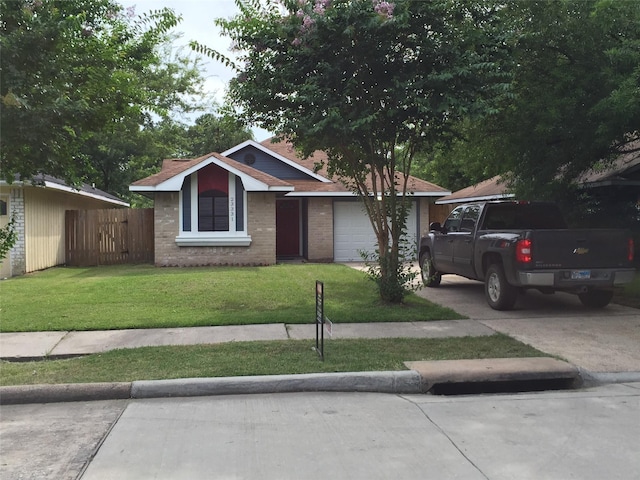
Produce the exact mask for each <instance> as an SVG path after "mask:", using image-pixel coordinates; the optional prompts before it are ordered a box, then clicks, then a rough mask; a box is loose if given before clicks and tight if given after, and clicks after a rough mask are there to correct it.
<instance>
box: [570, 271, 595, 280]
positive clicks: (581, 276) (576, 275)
mask: <svg viewBox="0 0 640 480" xmlns="http://www.w3.org/2000/svg"><path fill="white" fill-rule="evenodd" d="M589 278H591V270H572V271H571V280H585V279H589Z"/></svg>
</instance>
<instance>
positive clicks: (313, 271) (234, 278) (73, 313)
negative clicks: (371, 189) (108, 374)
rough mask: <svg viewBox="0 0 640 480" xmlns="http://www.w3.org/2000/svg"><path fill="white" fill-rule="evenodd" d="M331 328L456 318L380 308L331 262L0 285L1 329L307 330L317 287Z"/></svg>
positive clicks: (413, 308)
mask: <svg viewBox="0 0 640 480" xmlns="http://www.w3.org/2000/svg"><path fill="white" fill-rule="evenodd" d="M316 280H320V281H323V282H324V291H325V315H326V316H327V317H329V318H330V319H331V320H332V321H334V322H336V323H351V322H399V321H427V320H448V319H458V318H464V317H461V316H460V315H459V314H457V313H456V312H454V311H453V310H451V309H449V308H444V307H440V306H438V305H434V304H432V303H430V302H429V301H427V300H425V299H423V298H420V297H419V296H417V295H413V294H412V295H409V296H408V297H407V298H406V301H405V302H404V304H402V305H394V306H391V305H383V304H381V303H380V301H379V298H378V295H377V291H376V287H375V284H374V283H373V282H371V281H370V280H368V279H367V278H366V275H365V274H364V273H363V272H360V271H357V270H354V269H352V268H349V267H347V266H344V265H337V264H296V265H292V264H285V265H274V266H270V267H212V268H204V267H201V268H156V267H153V266H149V265H142V266H130V265H125V266H112V267H93V268H52V269H49V270H45V271H42V272H37V273H33V274H28V275H24V276H22V277H16V278H12V279H9V280H5V281H2V282H0V331H3V332H23V331H24V332H26V331H47V330H111V329H124V328H159V327H192V326H204V325H243V324H260V323H313V321H314V319H315V282H316Z"/></svg>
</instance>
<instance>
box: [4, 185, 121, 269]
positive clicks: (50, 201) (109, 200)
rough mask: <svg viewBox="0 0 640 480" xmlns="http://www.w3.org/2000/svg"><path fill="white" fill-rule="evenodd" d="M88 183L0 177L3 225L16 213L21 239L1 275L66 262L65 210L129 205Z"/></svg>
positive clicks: (19, 238) (5, 260) (10, 253)
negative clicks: (74, 186) (14, 179)
mask: <svg viewBox="0 0 640 480" xmlns="http://www.w3.org/2000/svg"><path fill="white" fill-rule="evenodd" d="M128 206H129V205H128V204H127V203H125V202H123V201H122V200H120V199H118V198H116V197H114V196H113V195H110V194H108V193H106V192H103V191H101V190H98V189H97V188H94V187H91V186H89V185H83V186H81V187H79V189H75V188H72V187H69V186H68V185H66V184H65V183H64V182H63V181H62V180H59V179H57V178H54V177H50V176H47V175H42V176H39V177H38V178H36V179H35V182H34V183H32V182H30V181H29V182H23V181H15V182H13V183H11V184H8V183H6V182H4V181H0V227H4V226H6V225H7V223H8V222H9V220H10V218H11V215H12V214H14V215H15V219H16V232H17V234H18V241H17V243H16V245H15V246H14V247H13V249H12V250H11V251H10V252H9V255H8V256H7V258H5V259H4V260H3V261H2V265H1V266H0V278H7V277H12V276H15V275H22V274H24V273H28V272H33V271H36V270H42V269H44V268H48V267H53V266H56V265H61V264H64V263H65V211H66V210H93V209H101V208H116V207H128Z"/></svg>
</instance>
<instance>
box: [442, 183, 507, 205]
mask: <svg viewBox="0 0 640 480" xmlns="http://www.w3.org/2000/svg"><path fill="white" fill-rule="evenodd" d="M501 181H502V178H501V177H500V176H499V175H496V176H495V177H493V178H490V179H488V180H485V181H483V182H480V183H477V184H475V185H471V186H470V187H466V188H463V189H462V190H458V191H457V192H453V193H452V194H451V195H447V196H446V197H442V198H440V199H439V200H437V201H436V203H437V204H438V205H452V207H451V208H452V209H453V206H454V205H455V204H459V203H468V202H486V201H491V200H505V199H509V198H513V197H514V194H513V193H509V191H508V189H507V186H506V185H505V184H504V183H501Z"/></svg>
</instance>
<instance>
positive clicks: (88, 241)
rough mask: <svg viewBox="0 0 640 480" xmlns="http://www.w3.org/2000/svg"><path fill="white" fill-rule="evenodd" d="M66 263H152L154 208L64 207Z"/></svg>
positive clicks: (79, 264)
mask: <svg viewBox="0 0 640 480" xmlns="http://www.w3.org/2000/svg"><path fill="white" fill-rule="evenodd" d="M65 217H66V218H65V254H66V264H67V265H69V266H74V267H88V266H94V265H116V264H123V263H153V208H140V209H131V208H129V209H126V208H123V209H105V210H67V211H66V216H65Z"/></svg>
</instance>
